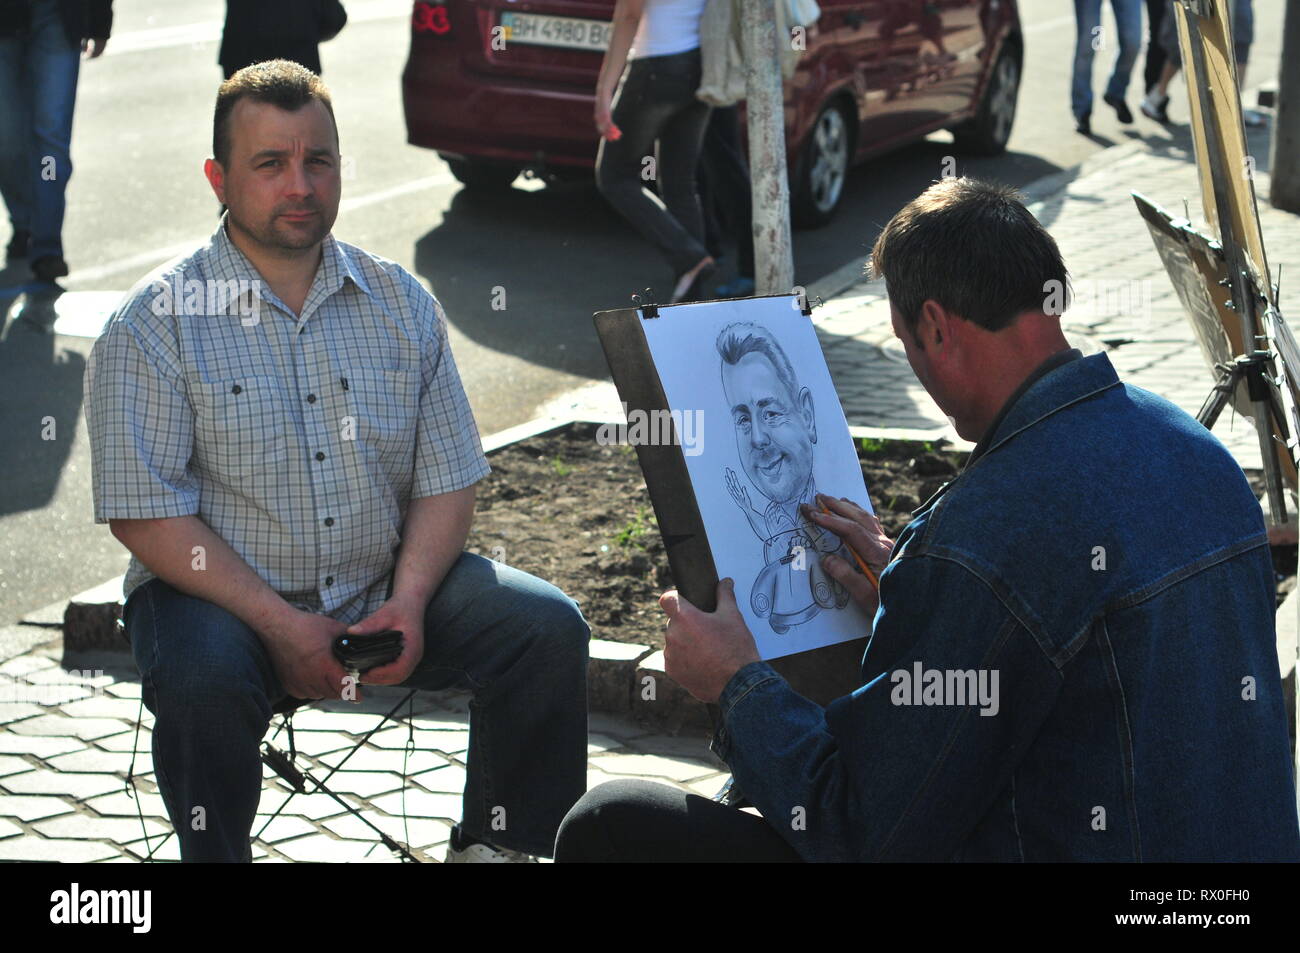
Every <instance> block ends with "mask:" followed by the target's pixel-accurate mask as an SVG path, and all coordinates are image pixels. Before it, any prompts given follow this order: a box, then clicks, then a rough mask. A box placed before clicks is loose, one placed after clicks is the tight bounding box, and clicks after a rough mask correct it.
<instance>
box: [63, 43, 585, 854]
mask: <svg viewBox="0 0 1300 953" xmlns="http://www.w3.org/2000/svg"><path fill="white" fill-rule="evenodd" d="M213 153H214V156H215V158H213V159H209V160H208V161H207V163H206V165H205V167H204V171H205V173H206V174H207V177H208V181H209V182H210V183H211V185H212V189H213V191H214V192H215V193H216V195H217V197H218V199H219V200H220V201H222V202H223V203H225V205H226V206H227V208H228V211H227V213H226V214H225V215H224V216H223V218H222V222H221V226H220V227H219V228H218V229H217V231H216V233H215V234H214V235H213V237H212V240H211V241H210V242H208V244H207V245H205V246H204V247H202V248H200V249H199V250H198V251H196V252H195V253H194V254H192V255H190V256H189V257H188V258H185V259H183V260H181V261H178V262H174V263H172V264H170V265H166V266H163V268H162V269H160V270H159V271H158V272H155V273H154V274H153V275H151V276H150V277H149V278H147V279H145V280H144V281H142V282H141V283H140V284H139V285H138V286H137V287H136V289H135V290H134V291H132V292H131V293H129V294H128V295H127V298H126V300H125V301H124V302H123V303H122V305H121V307H119V308H118V310H117V311H116V312H115V313H114V314H113V316H112V318H111V319H110V320H109V322H108V324H107V325H106V327H105V329H104V332H103V334H102V336H101V337H100V338H99V340H98V341H97V342H96V344H95V348H94V352H93V354H92V355H91V358H90V361H89V363H88V365H87V369H86V406H87V408H88V411H87V414H88V421H89V428H90V435H91V447H92V461H93V467H94V480H93V483H94V503H95V519H96V521H97V522H101V523H102V522H108V523H109V524H110V525H111V527H112V532H113V535H114V536H115V537H117V538H118V539H119V540H121V542H122V543H123V544H124V545H125V546H126V547H127V548H128V549H129V550H130V551H131V553H132V557H133V558H132V560H131V565H130V569H129V570H128V573H127V578H126V585H125V590H126V594H127V596H128V599H127V603H126V608H125V613H124V618H125V624H126V628H127V631H128V633H129V634H130V637H131V644H132V650H133V653H134V655H135V659H136V662H137V664H138V665H139V668H140V672H141V676H142V685H143V691H144V701H145V704H146V705H148V707H149V710H150V711H151V712H153V713H154V715H155V716H156V723H155V727H154V733H153V755H154V764H155V767H156V770H157V777H158V784H159V787H160V788H161V789H162V795H163V798H164V800H165V802H166V804H167V810H168V813H169V814H170V816H171V819H172V823H173V825H174V826H175V828H176V831H177V833H178V835H179V837H180V842H181V856H182V859H184V860H187V861H189V860H209V861H215V860H221V861H240V860H244V861H246V860H249V859H250V857H251V854H250V844H249V833H250V830H251V827H252V824H253V820H254V815H255V813H256V811H257V805H258V801H259V797H260V794H261V788H262V765H261V762H260V760H259V755H258V749H259V745H260V741H261V738H262V735H263V733H264V732H265V731H266V728H267V725H268V722H269V719H270V716H271V713H272V708H273V706H275V705H276V704H277V703H278V702H280V701H281V700H283V699H284V698H285V697H286V696H293V697H296V698H303V699H308V698H313V699H314V698H340V697H346V696H347V695H349V691H348V689H349V688H351V687H352V686H351V685H350V684H349V681H350V680H348V679H347V673H345V671H344V669H343V668H342V667H341V666H340V664H339V662H338V661H336V659H335V658H334V655H333V653H332V650H331V646H332V643H333V640H334V639H335V638H336V637H337V636H338V635H340V634H342V633H351V634H360V633H369V632H378V631H381V630H384V629H398V630H401V632H403V633H404V647H403V651H402V654H401V656H400V657H399V658H398V659H397V660H396V661H394V662H392V663H390V664H388V665H385V666H383V667H381V668H376V669H372V670H371V671H370V672H369V673H368V674H367V675H366V676H365V681H366V682H368V683H371V684H377V685H407V686H412V687H419V688H427V689H440V688H447V687H452V686H458V687H461V688H465V689H469V690H472V691H473V693H474V702H473V705H472V706H471V709H470V711H471V715H470V749H469V755H468V778H467V781H466V785H465V796H464V817H463V819H462V821H461V822H460V824H459V826H458V827H457V828H456V829H455V830H454V831H453V836H452V843H451V847H450V850H449V852H448V859H449V860H453V861H461V860H487V861H494V862H500V861H503V860H529V859H532V858H531V856H530V855H536V854H546V855H549V854H550V852H551V850H552V847H553V844H554V841H555V832H556V828H557V826H558V825H559V822H560V819H561V818H562V817H563V816H564V814H565V812H566V811H567V810H568V808H569V807H570V806H571V805H572V804H573V803H574V801H576V800H577V798H578V797H579V796H580V795H581V794H582V793H583V790H584V789H585V786H586V784H585V778H586V728H587V718H586V665H587V640H588V638H589V630H588V628H587V625H586V623H585V622H584V620H583V618H582V615H581V613H580V612H579V610H578V608H577V605H576V604H575V603H574V602H573V601H572V600H571V599H569V598H568V597H567V596H565V595H564V594H563V593H562V592H560V591H559V590H558V589H556V588H555V587H554V586H551V585H550V584H548V583H546V582H543V581H541V580H539V579H536V578H533V577H532V576H529V575H528V574H526V573H523V572H520V571H518V570H515V569H511V568H510V567H508V566H506V565H503V564H500V563H496V562H493V561H490V560H487V559H483V558H481V557H478V556H475V555H473V554H470V553H466V552H464V551H463V547H464V544H465V540H466V537H467V534H468V532H469V526H470V520H471V516H472V513H473V509H474V484H475V483H477V482H478V481H479V480H481V479H482V478H483V477H484V476H485V475H486V474H487V473H488V472H489V467H488V464H487V461H486V460H485V459H484V456H483V452H482V448H481V446H480V442H479V436H478V430H477V428H476V426H475V424H474V419H473V417H472V416H471V414H470V408H469V404H468V402H467V400H466V398H465V393H464V391H463V389H462V388H461V383H460V378H459V375H458V374H457V372H456V364H455V362H454V361H453V359H452V355H451V350H450V347H449V346H448V342H447V328H446V319H445V316H444V315H443V313H442V309H441V306H440V305H439V304H438V302H437V301H435V300H434V299H433V298H432V297H430V295H429V294H428V292H426V291H425V290H424V289H423V288H422V287H421V286H420V284H419V283H418V282H417V281H416V280H415V279H414V278H413V277H412V276H411V275H410V274H409V273H407V272H406V271H405V270H403V269H402V268H401V267H400V266H399V265H397V264H395V263H393V262H391V261H386V260H384V259H381V258H377V257H375V256H373V255H370V254H367V253H366V252H364V251H362V250H361V249H359V248H355V247H353V246H350V245H345V244H343V243H342V242H339V241H337V240H336V239H335V238H334V237H333V236H332V235H331V234H330V229H331V227H332V226H333V224H334V219H335V217H336V215H337V213H338V205H339V193H340V176H339V150H338V133H337V129H336V127H335V124H334V116H333V110H332V107H331V105H330V99H329V93H328V91H327V90H326V88H325V87H324V85H323V84H322V83H321V81H320V79H319V77H317V76H316V75H315V74H313V73H311V72H310V71H309V70H307V69H305V68H303V67H301V66H298V65H297V64H294V63H289V62H287V61H284V60H276V61H271V62H267V63H260V64H257V65H255V66H250V67H248V68H246V69H244V70H241V71H240V72H239V73H237V74H236V75H235V76H233V77H232V78H231V79H229V80H227V81H226V82H225V83H224V84H223V85H222V87H221V90H220V92H219V93H218V95H217V107H216V116H215V119H214V130H213Z"/></svg>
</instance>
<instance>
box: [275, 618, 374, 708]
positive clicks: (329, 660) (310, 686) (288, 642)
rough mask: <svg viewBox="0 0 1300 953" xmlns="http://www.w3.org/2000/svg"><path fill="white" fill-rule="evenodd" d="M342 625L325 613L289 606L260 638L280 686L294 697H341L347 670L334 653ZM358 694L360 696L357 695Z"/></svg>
mask: <svg viewBox="0 0 1300 953" xmlns="http://www.w3.org/2000/svg"><path fill="white" fill-rule="evenodd" d="M345 628H346V626H344V624H343V623H342V622H339V621H338V620H336V619H331V618H330V617H329V616H327V615H316V614H315V613H314V612H304V611H303V610H301V609H294V608H292V607H290V608H289V611H288V613H287V614H286V615H285V617H284V618H283V619H282V620H280V621H278V622H277V623H276V624H274V625H273V626H272V627H270V631H268V632H267V633H266V635H267V637H266V638H264V639H263V640H262V642H263V644H264V645H265V646H266V650H267V652H268V653H269V654H270V656H271V663H272V664H273V665H274V666H275V673H276V675H277V676H279V678H280V684H281V686H283V688H284V690H285V691H286V692H288V693H289V694H290V695H292V696H293V697H294V698H341V697H342V696H343V688H344V684H345V683H344V681H343V679H344V677H345V676H346V675H347V674H348V673H347V672H346V671H345V670H344V668H343V666H342V665H340V664H339V661H338V659H336V658H335V657H334V639H335V638H337V637H338V636H340V635H342V634H343V632H344V630H345ZM358 697H360V696H358Z"/></svg>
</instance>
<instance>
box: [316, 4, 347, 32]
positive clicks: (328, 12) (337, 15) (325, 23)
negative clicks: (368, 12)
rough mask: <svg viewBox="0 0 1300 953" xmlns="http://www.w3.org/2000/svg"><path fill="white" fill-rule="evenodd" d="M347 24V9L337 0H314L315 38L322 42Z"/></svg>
mask: <svg viewBox="0 0 1300 953" xmlns="http://www.w3.org/2000/svg"><path fill="white" fill-rule="evenodd" d="M347 24H348V11H346V10H344V9H343V4H342V3H340V2H339V0H316V40H317V42H318V43H324V42H325V41H326V40H332V39H334V37H336V36H338V35H339V31H340V30H342V29H343V28H344V27H345V26H347Z"/></svg>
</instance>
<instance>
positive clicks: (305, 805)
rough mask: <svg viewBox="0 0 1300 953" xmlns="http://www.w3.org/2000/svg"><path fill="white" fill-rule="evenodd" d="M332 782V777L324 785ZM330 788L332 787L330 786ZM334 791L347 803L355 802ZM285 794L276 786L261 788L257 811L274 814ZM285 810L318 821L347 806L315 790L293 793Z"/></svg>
mask: <svg viewBox="0 0 1300 953" xmlns="http://www.w3.org/2000/svg"><path fill="white" fill-rule="evenodd" d="M321 778H322V779H323V778H324V773H322V774H321ZM332 783H333V779H332V778H331V779H330V781H327V782H326V786H327V787H328V786H329V785H330V784H332ZM331 790H333V789H332V788H331ZM336 793H338V794H339V796H340V797H342V798H343V799H344V800H346V801H348V803H350V804H353V805H355V804H356V798H355V797H353V796H351V795H345V794H343V793H342V792H336ZM287 796H288V792H287V791H283V790H280V789H278V788H276V789H272V788H263V789H262V800H261V802H260V803H259V804H258V807H257V811H258V813H259V814H274V813H275V812H276V811H277V810H278V809H279V807H280V805H281V804H283V803H284V799H285V798H286V797H287ZM285 810H286V811H287V812H288V813H289V814H296V815H300V816H302V817H307V818H310V819H311V820H313V821H319V820H322V819H324V818H327V817H333V816H334V815H336V814H342V813H343V812H344V811H346V810H347V808H346V807H344V806H343V805H341V804H339V802H338V801H336V800H334V799H333V798H332V797H330V796H329V795H328V794H321V793H320V792H317V793H315V794H295V795H294V796H293V800H292V801H290V802H289V806H288V807H287V808H285Z"/></svg>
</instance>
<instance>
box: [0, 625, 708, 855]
mask: <svg viewBox="0 0 1300 953" xmlns="http://www.w3.org/2000/svg"><path fill="white" fill-rule="evenodd" d="M60 656H61V646H60V643H58V642H53V643H49V644H47V645H45V646H42V647H40V648H38V649H35V650H33V651H31V652H28V653H27V654H25V655H21V656H18V657H16V658H13V659H10V660H9V661H7V662H5V663H4V664H2V665H0V676H4V677H3V678H2V679H0V699H5V700H3V701H0V861H35V860H40V861H50V860H58V861H71V862H104V863H109V862H119V863H129V862H137V861H139V860H141V859H143V858H145V857H148V856H149V855H150V853H151V852H152V855H153V858H154V860H159V861H175V860H179V859H180V856H179V851H178V848H177V842H176V838H175V837H174V836H171V824H170V822H169V821H168V819H167V812H166V810H165V808H164V807H163V802H162V797H161V796H160V795H159V794H158V787H157V785H156V783H155V781H154V772H153V760H152V758H151V756H150V754H149V745H150V729H151V728H152V726H153V717H152V716H151V715H150V714H149V711H148V710H147V709H145V710H144V712H143V718H142V719H141V721H140V726H139V730H138V734H137V729H136V717H137V713H139V712H140V710H141V709H140V682H139V676H138V675H137V674H136V672H135V669H134V667H133V666H131V664H130V660H129V659H128V658H127V657H126V656H123V655H118V656H111V655H108V654H100V655H98V656H96V657H95V658H96V659H98V661H95V662H94V663H93V664H94V665H95V666H96V667H95V668H93V669H92V668H89V667H87V668H85V669H79V670H73V671H68V670H65V669H64V668H63V667H62V666H61V665H60V664H59V662H60ZM105 660H107V661H105ZM85 664H86V665H87V666H89V665H90V664H92V663H90V662H87V663H85ZM100 669H102V674H92V673H94V672H96V671H97V670H100ZM79 673H80V674H79ZM405 694H406V692H405V691H404V690H402V689H395V688H382V689H381V688H377V687H374V686H367V688H366V690H365V692H364V695H365V700H364V701H363V702H362V703H360V704H358V705H352V704H349V703H345V702H329V703H321V704H317V705H313V706H311V707H308V708H304V709H300V710H299V711H298V712H297V713H296V714H295V715H294V718H293V725H294V743H295V747H296V749H297V755H298V756H297V761H296V763H297V765H298V767H299V768H300V769H305V770H306V771H307V772H309V773H310V774H312V775H313V776H314V777H316V778H318V779H322V780H323V779H324V778H325V776H326V775H328V774H329V773H330V770H331V769H332V768H335V767H336V766H338V765H339V764H340V762H341V761H342V760H343V758H344V757H345V756H347V755H348V753H349V752H350V751H351V750H352V749H353V747H354V746H355V745H356V743H357V741H359V740H361V737H362V736H363V735H365V734H366V733H368V732H370V731H371V730H372V729H374V728H375V727H376V726H377V725H378V724H379V723H380V719H381V717H382V715H383V714H384V713H387V712H388V711H389V710H391V709H392V708H393V707H394V706H395V705H396V704H397V703H398V701H399V700H400V699H401V698H402V697H403V696H404V695H405ZM468 700H469V696H468V694H463V693H459V692H438V693H432V692H419V693H417V694H416V696H415V699H414V706H413V707H414V712H415V714H414V717H413V718H412V719H411V721H410V722H409V725H410V726H412V727H408V723H407V722H405V721H403V722H402V723H394V722H392V721H389V722H388V723H387V724H386V725H385V727H384V728H382V729H381V730H379V731H377V732H375V733H374V734H373V735H372V736H371V737H370V738H369V739H368V741H367V742H366V743H365V744H364V745H363V746H362V747H361V748H360V750H358V751H357V752H356V753H355V754H352V755H351V756H350V757H348V758H347V761H346V764H344V765H343V766H342V767H341V768H340V769H339V770H338V772H337V773H335V774H334V775H333V776H332V777H330V778H329V780H328V781H327V782H326V786H327V787H328V788H329V789H330V790H332V791H333V792H334V793H335V794H337V795H339V796H340V797H342V798H344V799H346V800H347V801H348V802H349V803H350V804H351V805H352V806H354V807H355V808H357V809H358V810H359V811H360V813H361V815H362V816H363V817H365V818H366V820H368V821H370V822H371V823H373V824H374V825H375V826H376V827H378V828H379V829H380V830H382V831H384V833H386V834H388V835H389V836H390V837H393V838H394V839H396V840H398V841H400V842H402V843H406V844H409V845H410V846H411V847H412V848H414V852H415V853H416V855H417V856H419V857H420V858H421V859H422V860H439V861H440V860H442V858H443V856H444V854H445V852H446V847H447V840H448V837H449V835H450V831H451V826H452V824H453V823H454V822H456V821H458V820H459V819H460V811H461V794H460V792H461V791H462V790H463V789H464V786H465V754H466V750H467V749H468V740H469V714H468V707H467V706H468ZM406 712H407V707H406V706H402V708H401V712H400V714H401V715H403V716H405V714H406ZM279 720H280V719H279V718H278V717H277V718H274V719H272V729H271V731H270V732H268V736H267V737H268V739H270V740H271V741H272V742H273V743H274V744H275V745H276V747H278V748H279V749H281V750H287V748H288V742H287V737H286V734H285V733H284V732H283V731H280V732H279V733H278V734H277V732H276V727H275V726H276V725H277V723H278V722H279ZM412 728H413V730H412ZM411 735H413V736H414V737H413V741H414V749H413V750H412V751H411V752H410V753H409V755H408V754H407V753H406V751H405V749H406V746H407V740H408V737H409V736H411ZM133 749H134V750H135V752H136V754H135V766H134V771H133V776H134V779H135V785H136V790H137V795H136V796H135V797H132V796H131V794H130V793H129V788H128V785H127V782H126V778H127V776H128V770H129V769H130V766H131V758H132V750H133ZM587 751H588V758H589V760H588V767H587V782H588V785H589V786H594V785H597V784H600V783H601V782H603V781H610V780H614V779H615V778H625V777H641V778H648V779H651V780H658V781H661V782H664V783H667V784H674V785H677V786H678V787H682V788H685V789H687V790H690V791H694V792H696V793H698V794H703V795H706V796H711V795H712V794H713V793H714V792H716V791H717V790H718V788H719V787H721V785H722V782H723V780H724V779H725V777H726V775H725V773H724V772H723V771H722V765H721V764H720V762H718V761H716V760H715V759H714V758H713V756H712V755H711V754H709V752H708V750H707V743H706V740H705V739H704V738H703V737H700V736H695V735H681V736H678V737H668V736H664V735H655V734H652V733H650V732H648V731H646V730H644V729H642V728H639V727H637V726H636V725H635V724H633V723H632V722H631V721H628V720H625V719H620V718H614V717H611V716H608V715H601V714H596V713H593V714H592V715H591V717H590V734H589V736H588V745H587ZM404 762H405V763H404ZM403 770H405V771H406V783H405V795H403V787H404V785H403V777H402V772H403ZM309 789H310V785H309ZM289 793H290V789H289V787H288V785H286V784H285V782H284V781H283V780H281V779H280V778H279V777H277V776H276V775H275V774H274V773H273V772H272V771H271V770H270V769H269V768H264V782H263V788H262V801H261V804H260V805H259V807H258V818H257V822H256V823H255V824H254V826H253V832H254V834H256V835H257V836H256V837H255V839H254V842H253V844H254V846H253V857H254V862H255V863H273V862H285V861H308V862H310V861H328V862H345V861H346V862H354V863H355V862H374V863H394V862H396V858H395V856H394V855H393V854H392V853H390V852H389V850H388V849H387V848H385V847H384V845H383V844H382V843H381V842H380V840H379V838H378V836H377V835H376V834H375V833H374V831H373V830H371V829H370V828H368V827H367V826H366V825H365V824H364V823H362V822H361V821H360V820H358V819H357V818H356V817H355V816H353V815H352V814H350V813H349V812H348V810H347V809H346V808H345V807H343V806H342V805H340V804H339V803H338V802H337V801H335V800H334V799H332V798H331V797H330V796H329V795H327V794H322V793H313V794H295V795H294V796H293V797H292V798H290V797H289ZM286 801H287V802H288V803H287V806H284V809H283V810H281V807H282V805H285V802H286ZM277 812H279V814H278V816H275V817H274V820H272V817H273V816H274V815H276V814H277ZM404 814H405V817H406V822H405V824H404V823H403V815H404ZM141 815H143V820H141Z"/></svg>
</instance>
